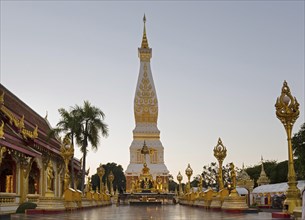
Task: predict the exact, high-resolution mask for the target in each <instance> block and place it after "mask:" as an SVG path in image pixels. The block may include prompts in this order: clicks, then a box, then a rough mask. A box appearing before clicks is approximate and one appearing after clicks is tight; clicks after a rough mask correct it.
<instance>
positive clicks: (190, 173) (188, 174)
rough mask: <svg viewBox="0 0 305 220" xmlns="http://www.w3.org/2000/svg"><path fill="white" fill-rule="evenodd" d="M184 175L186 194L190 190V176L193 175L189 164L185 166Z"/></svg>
mask: <svg viewBox="0 0 305 220" xmlns="http://www.w3.org/2000/svg"><path fill="white" fill-rule="evenodd" d="M185 174H186V176H187V178H188V183H187V192H189V190H190V189H191V182H190V179H191V176H192V175H193V169H192V168H191V166H190V164H188V165H187V168H186V170H185Z"/></svg>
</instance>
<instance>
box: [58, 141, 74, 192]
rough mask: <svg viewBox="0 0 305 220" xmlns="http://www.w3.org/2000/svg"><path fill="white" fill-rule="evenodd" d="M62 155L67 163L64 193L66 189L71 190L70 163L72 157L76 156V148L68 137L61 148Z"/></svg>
mask: <svg viewBox="0 0 305 220" xmlns="http://www.w3.org/2000/svg"><path fill="white" fill-rule="evenodd" d="M60 155H61V156H62V158H63V159H64V162H65V177H64V192H65V191H66V189H68V188H69V184H70V175H69V167H68V164H69V161H70V160H71V158H72V156H73V155H74V147H73V145H72V144H71V142H70V139H69V138H68V137H65V138H64V140H63V143H62V145H61V148H60Z"/></svg>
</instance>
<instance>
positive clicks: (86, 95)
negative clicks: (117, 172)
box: [0, 0, 304, 181]
mask: <svg viewBox="0 0 305 220" xmlns="http://www.w3.org/2000/svg"><path fill="white" fill-rule="evenodd" d="M144 13H145V14H146V18H147V23H146V28H147V29H146V30H147V37H148V42H149V46H150V47H151V48H152V59H151V69H152V74H153V78H154V83H155V88H156V92H157V96H158V102H159V118H158V128H159V130H160V131H161V142H162V143H163V146H164V159H165V164H166V166H167V168H168V169H169V171H170V173H171V174H172V175H173V176H174V177H175V180H176V176H177V174H178V172H179V171H181V173H182V174H183V175H184V180H183V181H186V176H185V169H186V167H187V164H188V163H190V164H191V167H192V168H193V170H194V175H197V174H200V173H201V172H202V170H203V168H202V167H203V166H204V165H207V164H210V163H211V162H215V161H216V159H215V157H214V156H213V148H214V147H215V146H216V144H217V140H218V138H219V137H221V139H222V141H223V144H224V145H225V146H226V148H227V151H228V153H227V157H226V159H225V160H224V164H227V163H229V162H234V163H235V164H236V166H237V167H241V166H242V163H244V164H245V166H246V167H247V166H252V165H256V164H258V163H259V162H260V158H261V156H263V157H264V159H266V160H277V161H279V162H280V161H283V160H286V159H288V148H287V140H286V133H285V130H284V127H283V125H282V124H281V122H280V121H279V120H278V119H277V118H276V115H275V107H274V104H275V102H276V98H277V97H278V96H280V93H281V88H282V85H283V81H284V80H286V81H287V82H288V85H289V87H290V89H291V92H292V95H293V96H295V97H296V98H297V100H298V101H299V103H300V112H301V113H300V117H299V119H298V120H297V121H296V123H295V126H294V129H293V133H296V132H297V131H298V130H299V129H300V126H301V124H302V123H304V1H176V2H175V1H166V2H161V1H157V2H153V1H150V2H140V1H116V2H112V1H3V0H2V1H1V29H0V30H1V64H0V66H1V83H2V84H3V85H4V86H5V87H7V88H8V89H9V90H10V91H11V92H13V93H14V94H15V95H16V96H18V97H19V98H20V99H21V100H23V101H24V102H25V103H26V104H27V105H28V106H30V107H31V108H32V109H33V110H34V111H36V112H37V113H38V114H39V115H41V116H43V117H44V116H45V115H46V111H48V119H49V121H50V123H51V125H52V126H55V125H56V124H57V122H58V121H59V114H58V109H59V108H62V107H63V108H65V109H69V107H70V106H74V105H75V104H78V105H82V104H83V101H84V100H88V101H90V102H91V104H92V105H94V106H96V107H99V108H100V109H101V110H102V111H103V112H104V113H105V115H106V118H105V122H106V123H107V124H108V125H109V137H108V138H107V139H104V138H103V139H101V145H100V147H99V150H98V151H97V152H95V153H93V152H92V151H90V152H89V154H88V158H87V167H90V171H91V174H94V173H95V171H96V168H97V167H98V165H99V164H100V163H107V162H116V163H117V164H121V165H122V166H123V168H124V171H125V170H126V168H127V165H128V164H129V147H130V145H131V142H132V130H133V129H134V128H135V120H134V112H133V107H134V106H133V100H134V95H135V89H136V83H137V78H138V74H139V67H140V61H139V58H138V51H137V50H138V47H140V45H141V39H142V31H143V20H142V19H143V14H144ZM76 157H77V158H80V157H81V153H80V152H79V150H78V149H77V150H76Z"/></svg>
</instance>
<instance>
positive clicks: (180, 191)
mask: <svg viewBox="0 0 305 220" xmlns="http://www.w3.org/2000/svg"><path fill="white" fill-rule="evenodd" d="M182 179H183V176H182V175H181V173H180V171H179V173H178V175H177V180H178V182H179V196H181V195H182V185H181V181H182Z"/></svg>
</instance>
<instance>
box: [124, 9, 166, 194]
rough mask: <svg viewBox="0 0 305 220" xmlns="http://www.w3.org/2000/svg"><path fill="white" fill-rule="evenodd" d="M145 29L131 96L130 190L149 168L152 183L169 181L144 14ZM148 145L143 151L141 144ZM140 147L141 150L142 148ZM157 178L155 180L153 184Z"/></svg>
mask: <svg viewBox="0 0 305 220" xmlns="http://www.w3.org/2000/svg"><path fill="white" fill-rule="evenodd" d="M143 20H144V30H143V37H142V44H141V47H140V48H138V56H139V58H140V72H139V76H138V82H137V87H136V93H135V98H134V116H135V124H136V127H135V129H134V130H133V141H132V143H131V146H130V148H129V150H130V163H129V165H128V167H127V170H126V172H125V176H126V191H127V192H130V191H132V186H133V185H134V183H136V182H138V183H140V181H142V180H141V175H142V176H143V174H144V172H147V171H145V170H147V168H148V170H149V174H148V173H146V175H151V177H152V180H151V181H152V182H153V183H152V184H153V185H158V184H159V185H160V183H162V186H163V190H166V187H167V185H168V174H169V171H168V169H167V167H166V166H165V164H164V148H163V146H162V143H161V141H160V131H159V129H158V127H157V121H158V99H157V94H156V89H155V85H154V81H153V76H152V72H151V68H150V59H151V57H152V49H151V48H150V47H149V46H148V40H147V36H146V26H145V23H146V18H145V15H144V19H143ZM143 147H144V148H146V147H147V148H148V153H147V154H146V153H144V154H143V150H142V148H143ZM141 150H142V152H141ZM156 182H158V184H156Z"/></svg>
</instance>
